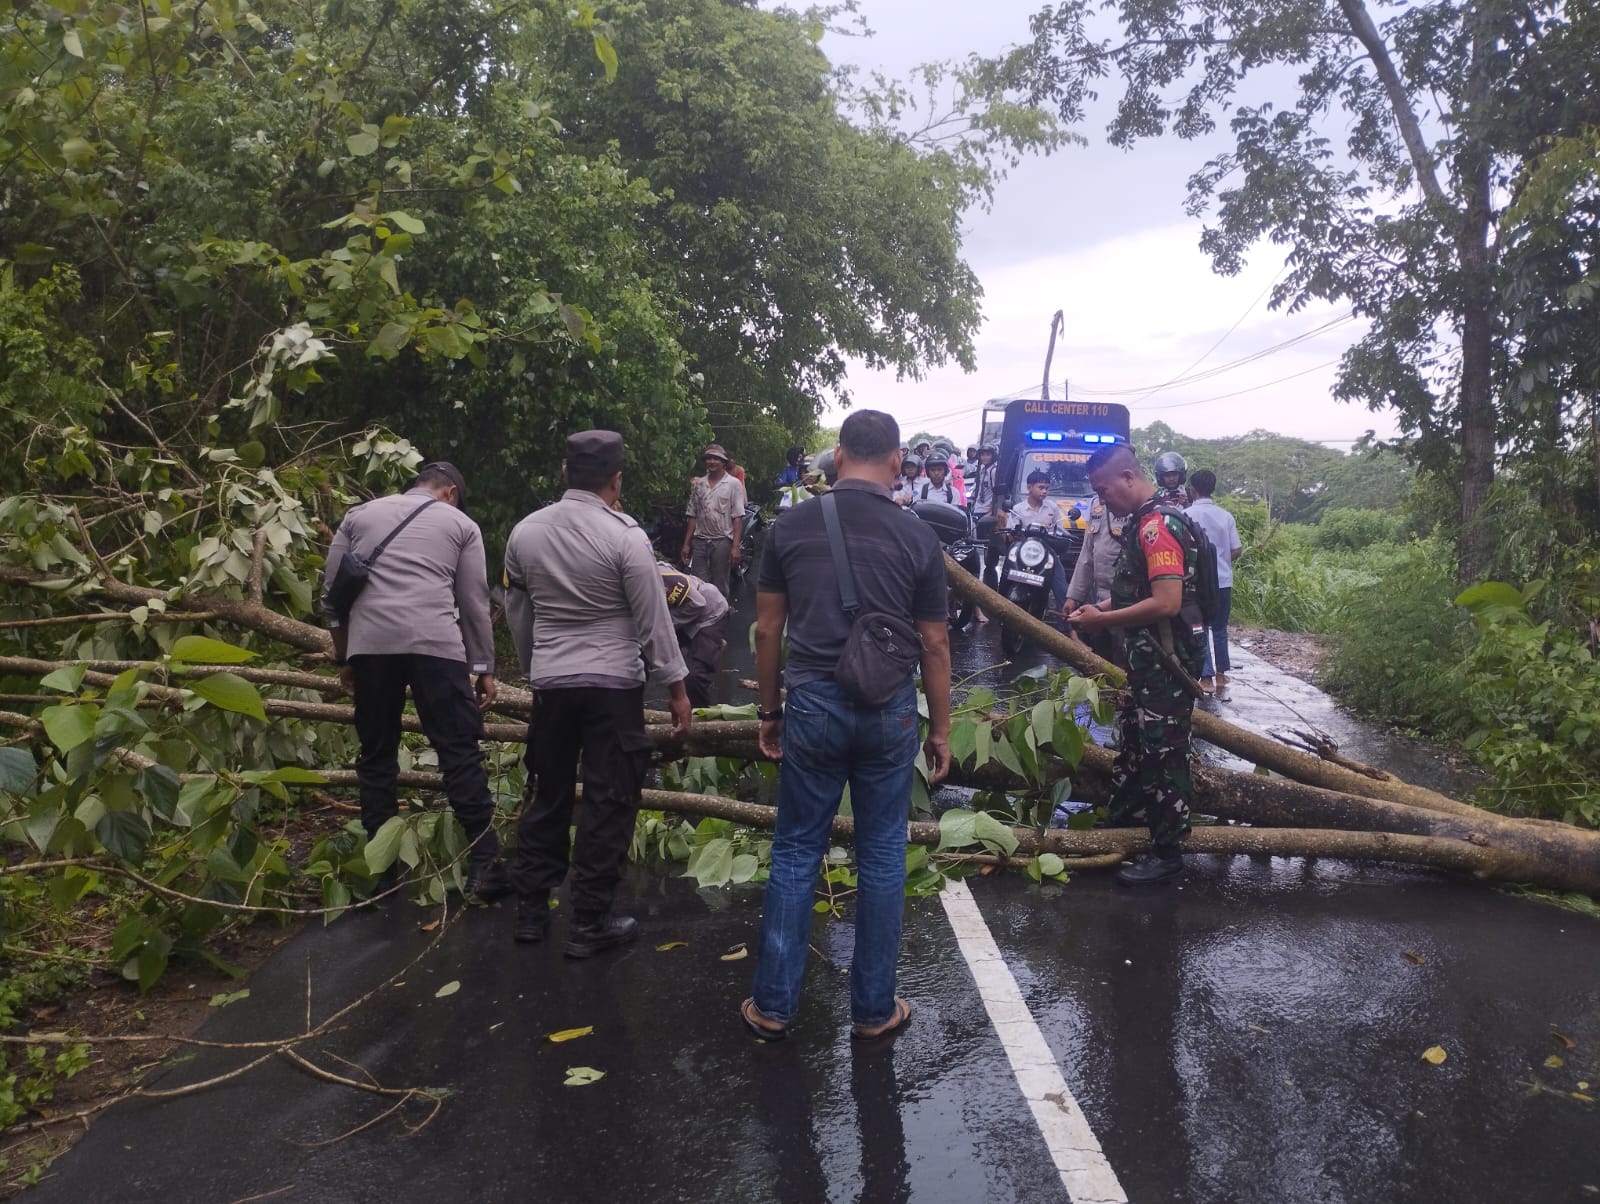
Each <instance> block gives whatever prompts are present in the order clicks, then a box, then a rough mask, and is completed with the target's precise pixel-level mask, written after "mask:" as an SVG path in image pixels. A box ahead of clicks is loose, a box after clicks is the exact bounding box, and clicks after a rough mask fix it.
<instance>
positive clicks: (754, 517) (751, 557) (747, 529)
mask: <svg viewBox="0 0 1600 1204" xmlns="http://www.w3.org/2000/svg"><path fill="white" fill-rule="evenodd" d="M766 525H767V520H766V519H764V518H762V517H761V507H760V506H756V505H753V504H752V505H747V506H746V507H745V508H744V529H743V531H741V532H740V535H739V563H738V564H736V565H734V566H733V570H732V573H731V578H732V583H733V585H732V588H737V587H738V585H739V583H740V582H742V581H743V580H744V577H745V574H746V573H748V572H749V571H750V567H751V565H753V564H754V563H755V556H756V536H757V535H758V534H759V533H760V532H761V530H762V529H763V528H764V527H765V526H766Z"/></svg>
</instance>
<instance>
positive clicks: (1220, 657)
mask: <svg viewBox="0 0 1600 1204" xmlns="http://www.w3.org/2000/svg"><path fill="white" fill-rule="evenodd" d="M1232 609H1233V586H1231V585H1224V586H1223V587H1222V588H1221V589H1219V590H1218V591H1217V618H1216V622H1214V623H1212V624H1211V625H1210V627H1208V628H1207V630H1206V634H1207V635H1208V636H1209V637H1210V638H1208V639H1207V640H1206V667H1205V668H1204V669H1201V670H1200V676H1201V677H1214V676H1216V674H1217V673H1226V672H1228V671H1229V670H1230V669H1232V668H1233V662H1232V661H1231V660H1229V659H1228V612H1229V611H1231V610H1232ZM1213 646H1215V647H1216V650H1217V652H1216V660H1215V662H1213V661H1212V658H1211V649H1212V647H1213ZM1213 669H1215V672H1213Z"/></svg>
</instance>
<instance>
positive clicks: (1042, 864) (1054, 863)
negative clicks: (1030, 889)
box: [1033, 853, 1067, 878]
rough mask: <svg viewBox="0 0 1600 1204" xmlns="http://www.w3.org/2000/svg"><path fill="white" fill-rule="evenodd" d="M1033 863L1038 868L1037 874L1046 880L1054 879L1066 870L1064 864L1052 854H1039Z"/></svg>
mask: <svg viewBox="0 0 1600 1204" xmlns="http://www.w3.org/2000/svg"><path fill="white" fill-rule="evenodd" d="M1033 863H1034V864H1035V865H1037V866H1038V867H1039V872H1040V873H1041V874H1043V875H1044V876H1045V877H1046V878H1054V877H1055V876H1056V875H1057V874H1059V873H1061V872H1062V871H1063V870H1065V869H1066V868H1067V866H1066V862H1064V861H1062V860H1061V858H1060V857H1058V856H1056V855H1055V854H1054V853H1040V854H1039V856H1038V857H1036V858H1034V862H1033Z"/></svg>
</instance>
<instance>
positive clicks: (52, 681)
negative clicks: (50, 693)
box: [39, 665, 89, 694]
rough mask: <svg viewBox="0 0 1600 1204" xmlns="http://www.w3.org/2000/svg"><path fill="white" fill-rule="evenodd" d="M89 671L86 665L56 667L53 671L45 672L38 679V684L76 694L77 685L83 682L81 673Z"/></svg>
mask: <svg viewBox="0 0 1600 1204" xmlns="http://www.w3.org/2000/svg"><path fill="white" fill-rule="evenodd" d="M88 671H89V666H87V665H68V666H66V667H65V668H62V669H57V670H56V671H55V672H54V673H47V674H45V676H44V677H42V678H40V679H39V684H40V685H41V686H43V687H44V688H45V689H47V690H59V691H60V692H61V693H63V694H76V693H77V692H78V687H79V686H81V685H82V684H83V675H84V674H85V673H87V672H88Z"/></svg>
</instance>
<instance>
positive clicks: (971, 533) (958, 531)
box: [911, 502, 983, 631]
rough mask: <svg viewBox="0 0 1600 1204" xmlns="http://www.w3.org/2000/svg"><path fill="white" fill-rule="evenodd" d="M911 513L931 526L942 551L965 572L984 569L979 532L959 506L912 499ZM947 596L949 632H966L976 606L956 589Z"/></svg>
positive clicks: (977, 571) (970, 518)
mask: <svg viewBox="0 0 1600 1204" xmlns="http://www.w3.org/2000/svg"><path fill="white" fill-rule="evenodd" d="M911 513H912V514H915V515H916V516H917V517H918V518H919V519H921V520H922V521H923V522H925V523H927V524H928V525H929V526H930V527H932V528H933V530H934V533H935V534H937V535H938V536H939V542H940V543H941V544H943V545H944V550H945V551H946V552H948V553H950V558H951V559H952V560H954V561H955V562H956V563H957V564H959V565H960V566H961V567H962V568H964V569H966V570H967V572H969V573H971V574H972V575H973V576H974V577H977V576H978V575H979V573H980V572H981V570H982V568H983V557H982V555H981V552H980V549H979V544H978V534H977V531H976V529H975V528H974V527H973V525H972V516H971V515H970V514H969V513H967V511H966V510H964V509H963V508H962V507H960V506H951V505H948V504H947V503H945V502H914V503H912V506H911ZM948 593H949V597H950V604H949V605H950V611H949V616H948V618H949V623H950V630H952V631H965V630H966V628H967V626H968V624H970V623H971V622H972V619H973V616H974V615H976V614H977V610H978V608H977V606H976V605H975V604H974V603H973V601H972V599H970V598H968V597H965V596H964V595H962V594H958V593H956V591H955V590H950V591H948Z"/></svg>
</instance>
